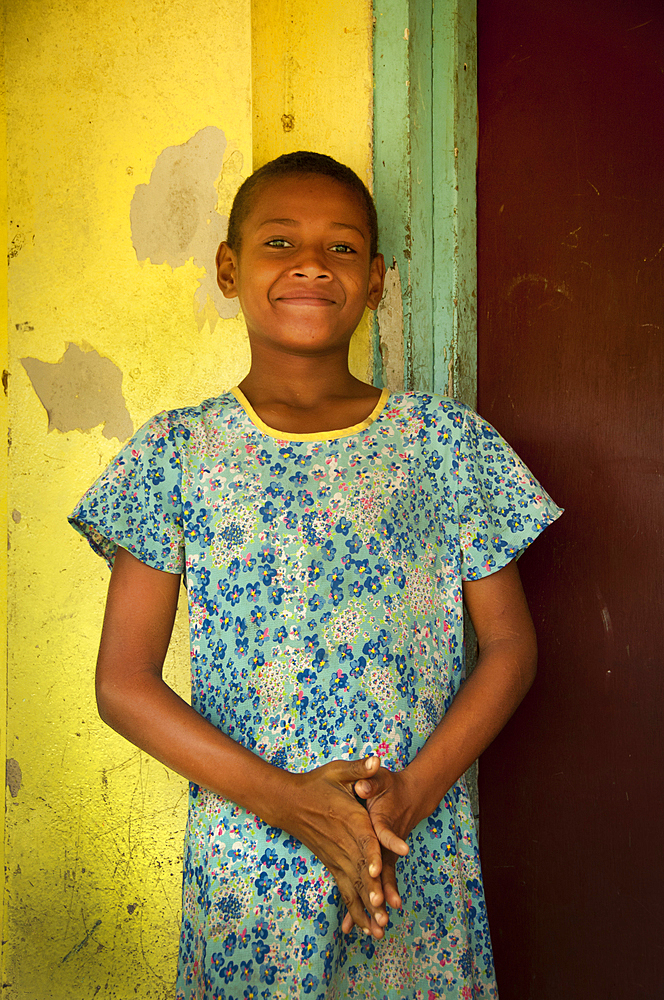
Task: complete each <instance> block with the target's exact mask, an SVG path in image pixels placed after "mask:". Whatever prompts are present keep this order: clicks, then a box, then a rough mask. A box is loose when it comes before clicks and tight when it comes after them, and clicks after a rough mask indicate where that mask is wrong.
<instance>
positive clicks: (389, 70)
mask: <svg viewBox="0 0 664 1000" xmlns="http://www.w3.org/2000/svg"><path fill="white" fill-rule="evenodd" d="M476 43H477V37H476V0H435V2H434V0H374V194H375V198H376V206H377V209H378V220H379V224H380V249H381V251H382V252H383V253H384V254H385V259H386V263H387V264H388V266H390V265H392V267H391V270H390V271H389V272H388V282H387V291H386V296H385V299H384V301H383V303H382V305H381V308H380V309H379V312H378V321H377V330H376V344H375V348H376V350H375V351H374V357H375V359H376V361H375V371H374V376H375V378H376V380H377V381H378V382H380V381H383V382H384V383H387V384H388V385H389V386H390V388H394V389H400V388H402V387H403V388H406V389H420V390H424V391H429V392H436V393H441V394H443V395H452V396H455V397H456V398H457V399H461V400H463V401H464V402H466V403H469V404H470V405H471V406H474V405H475V400H476V364H477V347H476V329H477V324H476V317H477V306H476V303H477V298H476V283H477V280H476V275H477V268H476V234H477V225H476V198H475V185H476V173H477V58H476V52H477V44H476ZM399 286H400V295H399ZM399 299H400V301H399Z"/></svg>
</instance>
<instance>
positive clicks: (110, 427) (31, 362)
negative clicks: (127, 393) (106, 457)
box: [21, 344, 134, 441]
mask: <svg viewBox="0 0 664 1000" xmlns="http://www.w3.org/2000/svg"><path fill="white" fill-rule="evenodd" d="M21 363H22V365H23V367H24V368H25V370H26V372H27V373H28V377H29V378H30V381H31V382H32V387H33V389H34V390H35V392H36V393H37V395H38V396H39V399H40V401H41V402H42V404H43V406H44V409H45V410H46V412H47V413H48V429H49V432H50V431H52V430H59V431H74V430H79V431H84V432H85V431H90V430H92V428H93V427H97V426H98V425H99V424H104V430H103V432H102V433H103V435H104V437H106V438H113V437H115V438H118V440H120V441H125V440H126V439H127V438H128V437H130V436H131V434H132V433H133V430H134V425H133V423H132V420H131V417H130V416H129V411H128V410H127V406H126V404H125V401H124V397H123V395H122V372H121V371H120V369H119V368H118V367H117V365H114V364H113V362H112V361H111V360H110V359H109V358H103V357H102V356H101V355H100V354H98V353H97V351H93V350H89V351H82V350H81V348H80V347H78V346H77V345H76V344H69V345H68V347H67V350H66V351H65V353H64V354H63V356H62V357H61V358H60V360H59V361H56V362H55V364H50V363H49V362H47V361H40V360H39V359H38V358H21Z"/></svg>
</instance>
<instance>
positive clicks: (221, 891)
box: [71, 153, 560, 1000]
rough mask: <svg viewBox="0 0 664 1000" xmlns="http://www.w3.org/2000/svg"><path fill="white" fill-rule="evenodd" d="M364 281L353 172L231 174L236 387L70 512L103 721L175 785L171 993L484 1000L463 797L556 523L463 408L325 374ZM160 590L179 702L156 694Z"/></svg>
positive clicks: (225, 270)
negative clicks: (238, 336) (95, 589)
mask: <svg viewBox="0 0 664 1000" xmlns="http://www.w3.org/2000/svg"><path fill="white" fill-rule="evenodd" d="M384 273H385V268H384V263H383V258H382V256H381V255H380V254H378V253H377V225H376V213H375V208H374V206H373V202H372V199H371V196H370V195H369V193H368V191H367V190H366V188H365V187H364V185H363V184H362V183H361V181H360V180H359V178H357V177H356V175H355V174H354V173H353V172H352V171H351V170H349V169H348V168H347V167H344V166H342V165H341V164H339V163H337V162H336V161H334V160H332V159H330V158H329V157H326V156H321V155H319V154H314V153H294V154H289V155H287V156H282V157H279V159H277V160H275V161H273V162H272V163H268V164H267V165H266V166H264V167H262V168H261V169H260V170H258V171H257V172H256V173H255V174H253V175H252V176H251V177H250V178H249V179H248V180H247V181H246V182H245V183H244V185H243V186H242V188H240V190H239V192H238V194H237V197H236V199H235V202H234V205H233V209H232V212H231V216H230V220H229V230H228V237H227V240H226V241H225V242H224V243H222V244H221V247H220V248H219V252H218V255H217V274H218V281H219V285H220V287H221V289H222V291H223V293H224V295H225V296H227V297H235V296H237V297H238V298H239V301H240V305H241V307H242V311H243V314H244V317H245V320H246V324H247V329H248V332H249V338H250V342H251V351H252V362H251V370H250V372H249V374H248V375H247V377H246V378H245V379H244V381H243V382H242V383H241V385H240V386H239V388H235V389H232V390H231V391H230V392H226V393H223V394H222V395H221V396H219V397H218V398H217V399H210V400H207V401H205V402H204V403H202V404H201V405H200V406H192V407H186V408H184V409H180V410H173V411H170V412H167V413H162V414H160V415H158V416H157V417H155V418H154V419H152V420H151V421H149V422H148V423H147V424H146V425H145V427H143V428H142V430H140V431H139V432H138V433H137V434H136V435H135V436H134V438H133V439H132V440H131V441H130V442H129V444H128V445H127V446H126V448H125V449H124V450H123V451H122V452H121V453H120V454H119V456H118V457H117V458H116V459H115V461H114V462H113V463H112V464H111V466H110V467H109V468H108V469H107V470H106V472H105V473H104V474H103V475H102V477H101V478H100V479H99V480H98V481H97V482H96V483H95V485H94V486H93V487H92V488H91V489H90V491H89V492H88V493H87V494H86V495H85V497H84V498H83V500H82V501H81V502H80V504H79V505H78V507H77V508H76V510H75V512H74V514H73V516H72V519H71V520H72V523H73V525H74V526H75V527H76V528H77V529H78V530H79V531H81V532H82V533H83V534H84V535H86V536H87V538H88V539H89V541H90V543H91V544H92V546H93V548H94V549H96V551H98V552H99V553H101V554H102V555H103V556H105V558H106V559H107V561H108V563H109V565H111V566H112V570H113V572H112V576H111V582H110V587H109V594H108V602H107V608H106V616H105V620H104V628H103V634H102V641H101V648H100V652H99V660H98V665H97V698H98V704H99V711H100V713H101V716H102V718H103V719H104V720H105V721H106V722H108V724H109V725H111V726H112V727H113V728H114V729H116V730H118V731H119V732H120V733H122V734H123V735H125V736H126V737H127V738H128V739H129V740H131V741H132V742H133V743H135V744H136V745H137V746H140V747H142V748H143V749H144V750H146V751H147V752H148V753H150V754H152V755H153V756H155V757H157V758H158V759H159V760H161V761H163V762H164V763H166V764H167V765H168V766H169V767H171V768H173V769H174V770H176V771H178V772H179V773H180V774H182V775H184V776H185V777H187V778H189V780H190V782H191V785H190V807H189V819H188V827H187V834H186V860H185V871H184V887H183V915H182V933H181V944H180V958H179V968H178V982H177V998H178V1000H184V998H194V997H195V998H198V1000H212V998H214V1000H230V998H242V1000H250V998H258V997H261V998H263V1000H268V998H272V997H274V998H276V997H292V998H298V997H301V996H303V995H308V996H309V995H310V996H311V998H312V1000H323V998H337V997H357V998H366V1000H369V998H371V1000H376V998H387V997H390V998H407V1000H415V998H422V997H423V998H428V1000H433V998H437V997H442V996H445V997H450V996H451V997H464V998H468V997H473V996H475V997H479V996H482V997H495V996H497V992H496V985H495V981H494V974H493V963H492V957H491V945H490V940H489V932H488V926H487V920H486V911H485V905H484V897H483V891H482V880H481V874H480V867H479V858H478V850H477V842H476V836H475V831H474V828H473V822H472V817H471V813H470V805H469V800H468V794H467V791H466V786H465V783H464V780H463V774H464V771H465V770H466V768H467V767H468V766H469V765H470V764H471V762H472V761H473V760H474V759H475V758H476V757H477V756H478V754H480V753H481V751H482V750H483V749H484V748H485V747H486V746H487V744H488V743H489V742H490V741H491V740H492V739H493V737H494V736H495V735H496V733H497V732H498V731H499V730H500V729H501V727H502V726H503V725H504V723H505V722H506V721H507V719H508V718H509V717H510V715H511V714H512V712H513V711H514V709H515V708H516V706H517V705H518V703H519V702H520V701H521V699H522V698H523V696H524V694H525V693H526V691H527V690H528V688H529V686H530V684H531V682H532V679H533V676H534V673H535V660H536V649H535V637H534V633H533V627H532V623H531V620H530V616H529V613H528V609H527V606H526V602H525V599H524V596H523V592H522V590H521V586H520V583H519V576H518V572H517V568H516V563H515V558H516V556H517V554H518V553H519V552H520V551H521V550H522V549H523V548H525V547H526V546H527V545H529V544H530V542H531V541H533V539H534V538H535V537H536V535H538V534H539V533H540V532H541V531H542V530H543V529H544V528H545V527H546V525H547V524H549V523H551V521H553V520H554V519H555V518H556V517H557V516H558V514H559V513H560V511H559V509H558V508H557V507H556V506H555V505H554V504H553V502H552V501H551V500H550V499H549V497H548V496H547V495H546V494H545V493H544V491H543V490H542V489H541V487H540V486H539V485H538V484H537V483H536V482H535V480H534V479H533V478H532V476H531V474H530V473H529V472H528V470H527V469H526V468H525V467H524V466H523V465H522V463H521V462H520V461H519V459H518V458H517V457H516V456H515V454H514V453H513V452H512V451H511V449H510V448H509V446H508V445H507V444H506V443H505V442H504V441H503V440H502V439H501V438H500V437H499V435H498V434H497V433H496V431H494V430H493V429H492V428H491V427H490V426H488V425H487V424H486V423H485V422H484V421H483V420H482V419H481V418H480V417H478V416H477V415H476V414H475V413H473V412H472V411H471V410H469V409H468V408H467V407H465V406H464V405H462V404H459V403H456V402H454V401H453V400H450V399H443V398H438V397H434V396H430V395H427V394H423V393H403V394H398V395H392V396H389V395H388V393H387V391H386V390H383V391H382V392H381V391H380V390H379V389H375V388H374V387H372V386H370V385H366V384H364V383H363V382H360V381H358V380H357V379H356V378H354V377H353V376H352V375H351V374H350V372H349V370H348V364H347V358H348V346H349V342H350V338H351V336H352V334H353V331H354V330H355V328H356V326H357V325H358V323H359V321H360V318H361V316H362V314H363V311H364V309H365V307H366V306H368V307H369V308H370V309H375V308H376V307H377V305H378V303H379V301H380V298H381V294H382V289H383V279H384ZM180 574H184V580H185V584H186V588H187V596H188V602H189V617H190V628H191V669H192V701H191V707H190V706H189V705H187V704H186V703H185V702H183V701H181V700H180V699H179V698H178V696H177V695H176V694H175V693H174V692H173V691H172V690H171V689H170V688H169V687H167V686H166V684H165V683H164V682H163V680H162V664H163V661H164V657H165V654H166V649H167V647H168V643H169V639H170V635H171V629H172V625H173V619H174V615H175V609H176V603H177V596H178V589H179V581H180ZM463 601H465V603H466V606H467V608H468V611H469V613H470V616H471V618H472V621H473V624H474V626H475V630H476V632H477V636H478V640H479V649H480V654H479V660H478V663H477V666H476V668H475V670H474V672H473V673H472V675H471V677H470V678H469V680H468V681H467V682H466V683H464V684H463V685H461V682H462V679H463V677H464V652H463V611H462V609H463Z"/></svg>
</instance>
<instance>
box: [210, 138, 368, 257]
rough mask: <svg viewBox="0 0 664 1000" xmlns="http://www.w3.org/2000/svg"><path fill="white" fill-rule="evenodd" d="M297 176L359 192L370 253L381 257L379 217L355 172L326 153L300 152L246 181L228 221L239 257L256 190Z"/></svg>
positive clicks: (230, 240)
mask: <svg viewBox="0 0 664 1000" xmlns="http://www.w3.org/2000/svg"><path fill="white" fill-rule="evenodd" d="M297 174H318V175H319V176H321V175H322V176H323V177H332V178H333V179H334V180H335V181H339V182H340V183H341V184H344V185H345V186H346V187H348V188H350V189H351V190H352V191H356V192H357V194H359V196H360V198H361V199H362V201H363V203H364V207H365V210H366V213H367V222H368V223H369V236H370V253H371V259H372V260H373V259H374V257H375V256H376V254H377V253H378V217H377V215H376V206H375V205H374V200H373V198H372V197H371V194H370V193H369V191H368V189H367V187H366V185H364V184H363V183H362V181H361V180H360V178H359V177H358V176H357V174H356V173H355V171H354V170H351V169H350V167H347V166H346V165H345V164H344V163H339V161H338V160H335V159H333V157H331V156H326V155H325V153H312V152H309V151H307V150H299V151H298V152H297V153H284V154H283V156H278V157H277V158H276V160H270V161H269V163H265V164H263V166H262V167H259V168H258V170H255V171H254V173H253V174H251V175H250V176H249V177H247V179H246V181H244V183H243V184H242V186H241V187H240V188H238V191H237V193H236V195H235V198H234V199H233V207H232V208H231V214H230V215H229V217H228V234H227V236H226V242H227V243H228V245H229V247H231V249H232V250H235V252H236V253H237V252H238V251H239V249H240V244H241V242H242V238H241V229H242V224H243V222H244V221H245V219H246V218H247V216H248V215H249V212H250V211H251V200H252V195H253V194H254V192H255V190H256V188H258V187H259V186H260V185H261V184H263V183H265V182H266V181H269V180H272V179H273V178H275V177H292V176H293V175H297Z"/></svg>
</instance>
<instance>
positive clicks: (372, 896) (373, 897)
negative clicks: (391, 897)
mask: <svg viewBox="0 0 664 1000" xmlns="http://www.w3.org/2000/svg"><path fill="white" fill-rule="evenodd" d="M369 899H370V900H371V903H372V904H373V906H378V893H377V892H372V893H370V894H369Z"/></svg>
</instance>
